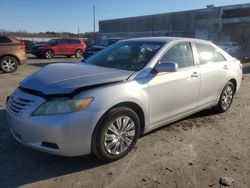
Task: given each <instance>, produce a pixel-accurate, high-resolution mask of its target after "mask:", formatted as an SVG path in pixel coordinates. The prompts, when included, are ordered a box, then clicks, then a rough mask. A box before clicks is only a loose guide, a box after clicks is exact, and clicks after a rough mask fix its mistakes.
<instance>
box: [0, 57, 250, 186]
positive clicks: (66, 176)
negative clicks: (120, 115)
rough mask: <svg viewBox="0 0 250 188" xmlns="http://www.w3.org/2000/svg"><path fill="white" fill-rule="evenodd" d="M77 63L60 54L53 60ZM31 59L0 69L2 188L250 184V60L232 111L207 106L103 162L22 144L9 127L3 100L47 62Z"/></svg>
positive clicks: (0, 166) (144, 137)
mask: <svg viewBox="0 0 250 188" xmlns="http://www.w3.org/2000/svg"><path fill="white" fill-rule="evenodd" d="M65 61H76V59H62V58H57V59H55V60H53V62H65ZM48 63H49V61H48V60H37V59H30V60H29V62H28V63H27V64H26V65H24V66H21V67H20V68H19V70H18V71H17V72H16V73H13V74H1V73H0V187H1V188H2V187H17V186H22V187H176V188H177V187H185V188H188V187H192V188H193V187H197V188H201V187H220V185H219V179H220V177H230V178H233V179H234V181H235V184H234V185H233V186H231V187H235V188H236V187H237V188H238V187H242V188H247V187H250V145H249V143H250V123H249V122H250V115H249V114H250V95H249V93H250V63H246V64H245V67H244V73H245V74H244V80H243V82H242V86H241V89H240V91H239V92H238V94H237V95H236V97H235V100H234V103H233V105H232V107H231V109H230V110H229V111H228V112H226V113H224V114H219V115H218V114H214V112H213V111H212V110H205V111H202V112H200V113H198V114H195V115H193V116H191V117H189V118H186V119H185V120H182V121H179V122H177V123H174V124H171V125H168V126H165V127H163V128H161V129H158V130H157V131H154V132H152V133H150V134H147V135H146V136H143V137H142V138H140V139H139V141H138V144H137V145H136V147H135V148H134V149H133V150H132V152H131V153H130V154H129V155H128V156H126V157H125V158H123V159H121V160H119V161H116V162H113V163H109V164H105V163H102V162H100V161H98V160H97V159H95V158H94V157H92V156H82V157H76V158H64V157H58V156H53V155H49V154H46V153H41V152H38V151H34V150H31V149H28V148H25V147H23V146H21V145H20V144H19V143H17V142H16V141H15V140H14V139H13V138H12V136H11V135H10V133H9V131H8V127H7V124H6V119H5V107H4V103H5V98H6V96H7V95H9V94H10V93H11V92H12V91H13V90H14V88H16V87H17V85H18V83H19V81H21V80H22V79H24V78H25V77H26V76H27V75H29V74H31V73H32V72H34V71H36V70H38V69H39V68H40V67H42V66H44V65H46V64H48Z"/></svg>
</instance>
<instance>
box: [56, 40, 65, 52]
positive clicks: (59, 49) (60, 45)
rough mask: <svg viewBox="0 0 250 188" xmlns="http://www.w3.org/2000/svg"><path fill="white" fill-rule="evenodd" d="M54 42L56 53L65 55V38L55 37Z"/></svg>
mask: <svg viewBox="0 0 250 188" xmlns="http://www.w3.org/2000/svg"><path fill="white" fill-rule="evenodd" d="M56 43H57V45H56V46H55V47H56V53H57V54H58V55H66V54H68V49H67V45H68V43H67V39H57V40H56Z"/></svg>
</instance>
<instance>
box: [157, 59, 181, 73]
mask: <svg viewBox="0 0 250 188" xmlns="http://www.w3.org/2000/svg"><path fill="white" fill-rule="evenodd" d="M177 69H178V64H177V63H175V62H171V61H165V62H159V63H158V64H157V65H156V66H155V71H156V72H157V73H160V72H176V71H177Z"/></svg>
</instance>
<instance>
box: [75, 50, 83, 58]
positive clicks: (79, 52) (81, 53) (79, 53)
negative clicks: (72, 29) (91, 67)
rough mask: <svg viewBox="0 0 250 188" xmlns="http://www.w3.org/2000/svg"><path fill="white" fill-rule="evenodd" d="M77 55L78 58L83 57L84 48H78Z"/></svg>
mask: <svg viewBox="0 0 250 188" xmlns="http://www.w3.org/2000/svg"><path fill="white" fill-rule="evenodd" d="M75 57H76V58H83V51H82V50H76V52H75Z"/></svg>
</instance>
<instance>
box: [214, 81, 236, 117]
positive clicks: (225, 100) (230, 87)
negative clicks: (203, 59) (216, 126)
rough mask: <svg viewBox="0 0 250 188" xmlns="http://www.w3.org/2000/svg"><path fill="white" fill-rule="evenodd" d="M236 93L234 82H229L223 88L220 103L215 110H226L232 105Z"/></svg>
mask: <svg viewBox="0 0 250 188" xmlns="http://www.w3.org/2000/svg"><path fill="white" fill-rule="evenodd" d="M234 94H235V86H234V84H233V83H232V82H228V83H227V84H226V85H225V87H224V88H223V90H222V92H221V95H220V99H219V101H218V104H217V105H216V106H215V110H216V111H217V112H219V113H223V112H226V111H227V110H228V109H229V108H230V107H231V105H232V102H233V99H234Z"/></svg>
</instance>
